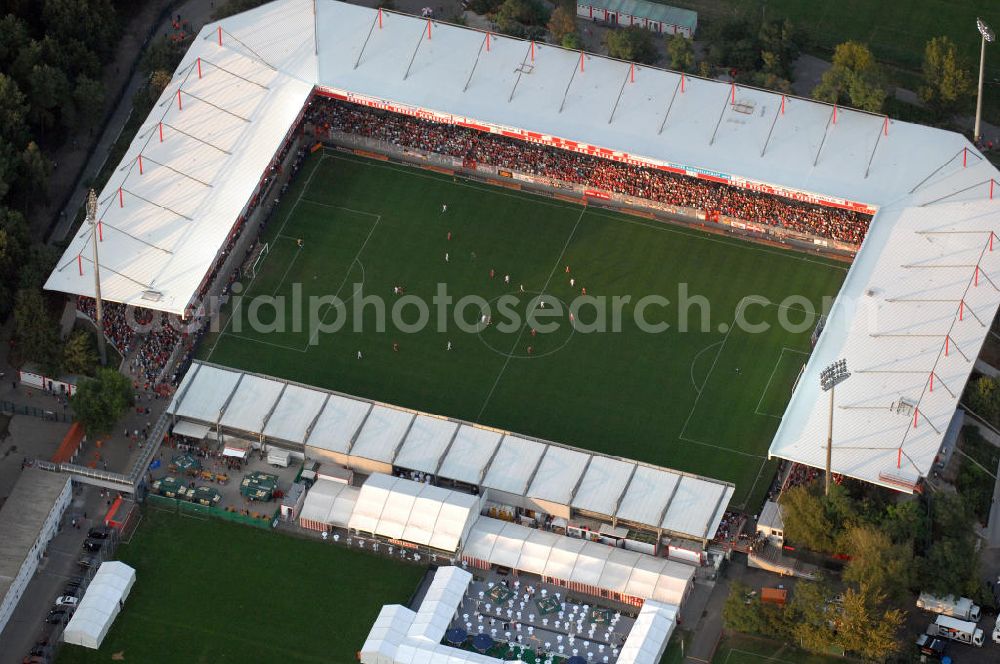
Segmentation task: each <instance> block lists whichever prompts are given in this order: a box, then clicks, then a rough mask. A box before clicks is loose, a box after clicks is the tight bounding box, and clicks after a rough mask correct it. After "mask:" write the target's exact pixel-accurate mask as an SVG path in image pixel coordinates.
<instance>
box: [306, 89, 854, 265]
mask: <svg viewBox="0 0 1000 664" xmlns="http://www.w3.org/2000/svg"><path fill="white" fill-rule="evenodd" d="M306 120H307V122H310V123H312V124H313V125H315V126H316V127H317V128H319V129H320V130H323V131H336V132H341V133H346V134H352V135H356V136H362V137H366V138H372V139H376V140H380V141H385V142H387V143H391V144H393V145H396V146H399V147H402V148H412V149H417V150H422V151H424V152H432V153H436V154H441V155H447V156H451V157H457V158H460V159H462V160H463V162H464V163H466V164H472V163H481V164H489V165H491V166H496V167H498V168H503V169H511V170H517V171H520V172H522V173H527V174H531V175H540V176H545V177H549V178H553V179H556V180H562V181H564V182H569V183H573V184H578V185H585V186H588V187H593V188H595V189H600V190H603V191H606V192H614V193H618V194H625V195H629V196H634V197H637V198H644V199H648V200H653V201H657V202H660V203H664V204H668V205H675V206H678V207H686V208H693V209H696V210H701V211H704V212H705V213H706V214H707V215H708V216H709V217H715V216H717V215H724V216H727V217H732V218H735V219H739V220H742V221H747V222H754V223H758V224H763V225H768V226H776V227H781V228H786V229H791V230H795V231H800V232H803V233H808V234H811V235H816V236H820V237H824V238H829V239H833V240H838V241H841V242H846V243H849V244H853V245H859V244H860V243H861V240H863V239H864V236H865V233H867V231H868V224H869V222H870V221H871V216H870V215H866V214H862V213H859V212H854V211H850V210H842V209H839V208H830V207H825V206H821V205H813V204H810V203H805V202H800V201H794V200H792V199H788V198H784V197H781V196H775V195H771V194H765V193H760V192H755V191H751V190H747V189H741V188H738V187H734V186H730V185H726V184H722V183H718V182H711V181H708V180H702V179H698V178H692V177H688V176H685V175H679V174H674V173H668V172H665V171H660V170H655V169H652V168H644V167H641V166H634V165H629V164H623V163H620V162H616V161H610V160H608V159H603V158H600V157H593V156H590V155H585V154H579V153H576V152H570V151H568V150H561V149H558V148H553V147H548V146H544V145H538V144H533V143H526V142H523V141H519V140H515V139H511V138H507V137H504V136H499V135H496V134H490V133H485V132H481V131H477V130H474V129H466V128H464V127H457V126H452V125H446V124H440V123H435V122H430V121H428V120H423V119H420V118H414V117H410V116H406V115H399V114H396V113H392V112H389V111H382V110H377V109H370V108H367V107H364V106H359V105H357V104H351V103H348V102H342V101H339V100H333V99H327V98H316V99H314V100H313V102H312V104H311V105H310V107H309V109H308V111H307V115H306Z"/></svg>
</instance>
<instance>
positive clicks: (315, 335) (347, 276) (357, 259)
mask: <svg viewBox="0 0 1000 664" xmlns="http://www.w3.org/2000/svg"><path fill="white" fill-rule="evenodd" d="M381 221H382V215H377V216H376V217H375V223H373V224H372V227H371V228H369V229H368V235H367V236H365V241H364V242H362V243H361V247H359V248H358V252H357V253H356V254H354V260H352V261H351V262H350V263H348V265H347V273H346V274H344V280H343V281H341V282H340V286H338V287H337V292H335V293H334V294H333V297H334V298H335V299H336V298H339V297H340V291H342V290H343V289H344V286H345V285H347V280H348V279H350V278H351V268H352V267H354V264H355V263H357V264H358V265H361V272H362V275H363V274H364V269H365V268H364V265H363V264H362V263H361V260H360V259H361V252H362V251H364V250H365V247H366V246H368V240H370V239H372V234H374V233H375V229H376V228H378V225H379V223H380V222H381ZM362 279H363V277H362ZM356 296H357V292H356V291H355V293H354V294H353V295H351V297H352V298H354V297H356ZM328 313H330V307H329V306H327V308H326V310H325V311H324V312H323V317H322V318H320V319H319V323H320V325H321V326H322V325H326V315H327V314H328ZM318 335H319V328H318V327H317V329H315V330H313V333H312V334H311V335H309V343H307V344H306V347H305V348H304V349H303V350H302V352H303V353H304V352H306V351H307V350H308V349H309V347H310V346H312V345H313V339H318Z"/></svg>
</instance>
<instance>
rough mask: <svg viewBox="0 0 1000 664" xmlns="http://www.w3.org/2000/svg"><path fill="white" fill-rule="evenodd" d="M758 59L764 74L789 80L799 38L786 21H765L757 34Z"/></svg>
mask: <svg viewBox="0 0 1000 664" xmlns="http://www.w3.org/2000/svg"><path fill="white" fill-rule="evenodd" d="M758 36H759V42H760V58H761V63H762V70H763V71H764V73H767V74H772V75H774V76H776V77H778V78H783V79H786V80H788V79H791V77H792V63H794V62H795V59H796V58H797V57H799V37H798V33H797V32H796V30H795V27H794V26H793V25H792V22H791V21H789V20H788V19H775V20H773V21H766V22H764V23H763V24H762V25H761V26H760V32H759V35H758Z"/></svg>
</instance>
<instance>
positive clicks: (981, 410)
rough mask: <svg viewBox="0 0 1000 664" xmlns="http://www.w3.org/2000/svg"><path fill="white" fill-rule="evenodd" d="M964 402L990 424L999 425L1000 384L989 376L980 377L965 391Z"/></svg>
mask: <svg viewBox="0 0 1000 664" xmlns="http://www.w3.org/2000/svg"><path fill="white" fill-rule="evenodd" d="M965 402H966V403H967V404H968V406H969V408H971V409H972V411H973V412H974V413H975V414H976V415H979V416H980V417H982V418H985V419H986V420H988V421H989V422H990V423H992V424H994V425H996V424H1000V383H998V382H997V380H996V379H995V378H993V377H991V376H980V377H979V378H977V379H976V380H975V381H973V382H972V384H971V385H969V387H968V389H966V391H965Z"/></svg>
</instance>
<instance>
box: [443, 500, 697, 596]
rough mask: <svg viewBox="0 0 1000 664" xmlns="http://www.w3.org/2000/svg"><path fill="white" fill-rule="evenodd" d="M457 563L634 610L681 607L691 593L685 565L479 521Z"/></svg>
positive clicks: (689, 569) (483, 519)
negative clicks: (516, 573)
mask: <svg viewBox="0 0 1000 664" xmlns="http://www.w3.org/2000/svg"><path fill="white" fill-rule="evenodd" d="M462 560H464V561H466V562H467V563H468V564H470V565H473V566H474V567H481V568H487V567H489V566H490V565H497V566H500V567H509V568H511V569H517V570H521V571H523V572H528V573H531V574H538V575H539V576H541V577H542V579H543V580H545V581H549V582H551V583H556V584H559V585H564V586H566V587H567V588H570V589H573V590H578V591H580V592H585V593H588V594H591V595H596V596H607V595H608V594H609V593H610V594H611V595H612V596H614V597H616V598H617V599H618V600H619V601H623V602H628V603H631V604H640V603H641V602H642V600H648V599H652V600H655V601H658V602H665V603H667V604H677V605H679V604H681V602H683V601H684V598H685V597H686V596H687V594H688V592H689V591H690V590H691V587H692V583H693V578H694V568H693V567H691V566H690V565H685V564H683V563H678V562H674V561H672V560H667V559H665V558H658V557H654V556H650V555H647V554H644V553H637V552H635V551H626V550H625V549H617V548H614V547H610V546H606V545H604V544H598V543H596V542H590V541H587V540H582V539H576V538H572V537H566V536H565V535H557V534H555V533H552V532H549V531H545V530H538V529H535V528H527V527H525V526H520V525H517V524H515V523H509V522H507V521H500V520H498V519H491V518H489V517H480V519H479V520H478V521H477V522H476V524H475V526H474V527H473V528H472V532H471V533H469V540H468V543H467V544H466V545H465V548H464V549H463V550H462Z"/></svg>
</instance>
